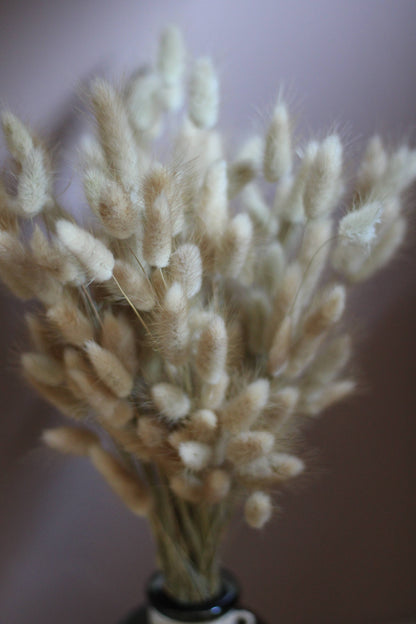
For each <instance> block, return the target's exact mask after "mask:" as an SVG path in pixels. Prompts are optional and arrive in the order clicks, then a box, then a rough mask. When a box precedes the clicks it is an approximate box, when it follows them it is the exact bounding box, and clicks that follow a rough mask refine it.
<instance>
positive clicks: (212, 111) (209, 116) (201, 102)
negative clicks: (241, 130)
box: [189, 57, 219, 129]
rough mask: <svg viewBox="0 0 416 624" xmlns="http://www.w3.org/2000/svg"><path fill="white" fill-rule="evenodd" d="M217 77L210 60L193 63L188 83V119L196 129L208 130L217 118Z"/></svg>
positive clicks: (199, 60)
mask: <svg viewBox="0 0 416 624" xmlns="http://www.w3.org/2000/svg"><path fill="white" fill-rule="evenodd" d="M218 104H219V93H218V77H217V75H216V73H215V70H214V67H213V65H212V61H211V59H210V58H205V57H204V58H200V59H198V60H197V61H196V62H195V66H194V68H193V71H192V74H191V79H190V83H189V117H190V119H191V120H192V122H193V123H194V124H195V125H196V126H197V127H198V128H204V129H210V128H212V127H213V126H215V124H216V123H217V117H218Z"/></svg>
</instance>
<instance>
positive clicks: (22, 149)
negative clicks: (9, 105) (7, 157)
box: [1, 111, 34, 163]
mask: <svg viewBox="0 0 416 624" xmlns="http://www.w3.org/2000/svg"><path fill="white" fill-rule="evenodd" d="M1 123H2V128H3V134H4V138H5V140H6V144H7V149H8V150H9V152H10V154H11V155H12V156H13V158H14V159H15V160H16V161H17V162H18V163H23V161H24V160H25V159H26V158H27V157H28V155H29V154H30V152H31V151H32V150H33V148H34V145H33V139H32V137H31V135H30V132H29V131H28V129H27V128H26V126H25V125H24V124H23V123H22V122H21V121H20V119H18V118H17V117H16V115H13V113H11V112H10V111H5V112H4V113H2V115H1Z"/></svg>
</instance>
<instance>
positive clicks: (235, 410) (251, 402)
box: [220, 379, 269, 433]
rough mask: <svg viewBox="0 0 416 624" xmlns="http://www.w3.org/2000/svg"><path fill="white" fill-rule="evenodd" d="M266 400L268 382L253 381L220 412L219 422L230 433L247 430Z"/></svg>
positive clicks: (265, 380) (262, 380) (258, 414)
mask: <svg viewBox="0 0 416 624" xmlns="http://www.w3.org/2000/svg"><path fill="white" fill-rule="evenodd" d="M268 399H269V382H268V380H267V379H258V380H257V381H253V382H252V383H251V384H249V385H248V386H246V388H245V389H244V390H243V391H242V392H240V394H238V395H237V396H236V397H235V398H234V399H232V400H231V401H230V402H229V403H228V404H227V405H226V406H225V408H224V409H223V410H222V413H221V417H220V420H221V423H222V425H223V427H224V428H225V429H227V430H228V431H230V432H231V433H238V432H239V431H245V430H248V429H249V428H250V427H251V425H253V424H254V423H255V422H256V420H257V418H258V417H259V416H260V414H261V412H262V411H263V409H264V408H265V407H266V404H267V401H268Z"/></svg>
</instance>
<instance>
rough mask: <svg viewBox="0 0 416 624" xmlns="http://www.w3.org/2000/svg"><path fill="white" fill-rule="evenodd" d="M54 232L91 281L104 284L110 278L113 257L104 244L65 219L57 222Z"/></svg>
mask: <svg viewBox="0 0 416 624" xmlns="http://www.w3.org/2000/svg"><path fill="white" fill-rule="evenodd" d="M56 232H57V234H58V237H59V240H60V241H61V243H62V244H63V245H64V247H66V249H68V251H70V252H71V253H72V254H73V255H74V256H75V257H76V258H77V260H79V262H80V263H81V264H82V265H83V266H84V267H85V269H86V270H87V272H88V274H89V276H90V278H91V279H92V280H95V281H96V282H106V281H107V280H109V279H110V278H111V276H112V274H113V268H114V257H113V254H112V253H111V251H110V250H109V249H107V247H106V246H105V245H104V243H102V242H101V241H99V240H98V239H97V238H95V237H94V236H92V235H91V234H89V233H88V232H86V231H85V230H83V229H82V228H80V227H78V226H77V225H74V224H73V223H70V222H69V221H66V220H65V219H61V220H60V221H58V223H57V224H56Z"/></svg>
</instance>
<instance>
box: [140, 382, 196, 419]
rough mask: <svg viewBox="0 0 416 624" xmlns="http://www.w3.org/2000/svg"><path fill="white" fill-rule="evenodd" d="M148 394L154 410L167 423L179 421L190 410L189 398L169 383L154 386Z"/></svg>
mask: <svg viewBox="0 0 416 624" xmlns="http://www.w3.org/2000/svg"><path fill="white" fill-rule="evenodd" d="M150 394H151V396H152V400H153V403H154V405H155V407H156V409H157V410H158V411H159V412H160V414H161V415H162V416H164V417H165V418H166V420H167V421H168V422H171V423H175V422H178V421H181V420H182V419H183V418H185V416H187V415H188V414H189V411H190V409H191V402H190V400H189V397H188V396H187V395H186V394H185V392H183V390H181V389H180V388H178V387H177V386H174V385H172V384H169V383H159V384H155V385H154V386H152V388H151V391H150Z"/></svg>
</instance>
